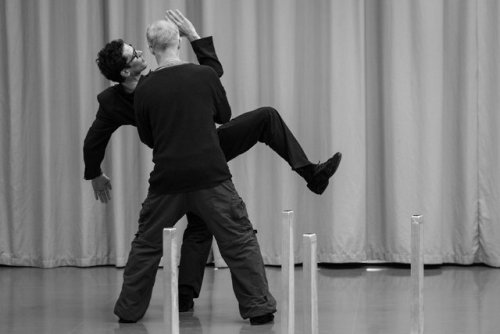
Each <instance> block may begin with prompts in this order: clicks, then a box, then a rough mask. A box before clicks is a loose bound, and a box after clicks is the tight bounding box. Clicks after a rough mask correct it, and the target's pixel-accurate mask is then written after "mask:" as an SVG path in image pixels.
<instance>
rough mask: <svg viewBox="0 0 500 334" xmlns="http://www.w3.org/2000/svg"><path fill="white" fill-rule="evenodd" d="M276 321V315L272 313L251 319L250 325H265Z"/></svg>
mask: <svg viewBox="0 0 500 334" xmlns="http://www.w3.org/2000/svg"><path fill="white" fill-rule="evenodd" d="M273 320H274V315H273V314H272V313H268V314H264V315H260V316H257V317H252V318H250V324H251V325H252V326H256V325H265V324H268V323H270V322H271V321H273Z"/></svg>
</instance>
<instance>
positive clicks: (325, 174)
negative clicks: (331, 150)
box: [307, 152, 342, 195]
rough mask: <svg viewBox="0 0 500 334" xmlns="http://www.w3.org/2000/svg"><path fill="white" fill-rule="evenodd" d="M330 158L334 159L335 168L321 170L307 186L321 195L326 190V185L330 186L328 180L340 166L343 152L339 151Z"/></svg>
mask: <svg viewBox="0 0 500 334" xmlns="http://www.w3.org/2000/svg"><path fill="white" fill-rule="evenodd" d="M330 159H331V160H333V168H332V169H331V170H330V171H327V170H326V168H324V169H323V170H321V171H319V172H318V173H317V174H315V175H314V176H313V179H314V181H312V182H309V183H308V184H307V188H309V190H311V191H312V192H313V193H315V194H318V195H321V194H322V193H323V192H324V191H325V190H326V187H328V180H329V179H330V178H331V177H332V176H333V174H335V172H336V171H337V169H338V168H339V165H340V161H341V160H342V153H340V152H337V153H335V155H334V156H333V157H332V158H330ZM330 159H329V160H330Z"/></svg>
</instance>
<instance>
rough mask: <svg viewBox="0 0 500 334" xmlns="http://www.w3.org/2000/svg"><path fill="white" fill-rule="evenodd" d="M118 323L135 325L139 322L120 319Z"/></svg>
mask: <svg viewBox="0 0 500 334" xmlns="http://www.w3.org/2000/svg"><path fill="white" fill-rule="evenodd" d="M118 322H119V323H121V324H134V323H136V322H137V321H136V320H127V319H122V318H120V319H119V320H118Z"/></svg>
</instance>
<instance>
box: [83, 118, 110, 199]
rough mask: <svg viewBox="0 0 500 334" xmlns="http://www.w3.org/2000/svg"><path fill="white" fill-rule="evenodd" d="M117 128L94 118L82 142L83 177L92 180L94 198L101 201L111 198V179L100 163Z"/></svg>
mask: <svg viewBox="0 0 500 334" xmlns="http://www.w3.org/2000/svg"><path fill="white" fill-rule="evenodd" d="M117 128H118V125H116V124H110V123H106V122H105V121H103V120H100V119H99V118H96V119H95V121H94V123H92V126H91V127H90V129H89V131H88V132H87V136H86V137H85V140H84V142H83V161H84V163H85V172H84V178H85V180H92V188H93V189H94V196H95V199H96V200H100V201H101V202H102V203H107V202H108V201H109V200H111V194H110V190H111V180H110V179H109V178H108V177H107V176H106V175H105V174H104V173H103V172H102V170H101V163H102V160H103V159H104V153H105V151H106V146H107V145H108V142H109V139H110V138H111V135H112V134H113V132H114V131H115V130H116V129H117Z"/></svg>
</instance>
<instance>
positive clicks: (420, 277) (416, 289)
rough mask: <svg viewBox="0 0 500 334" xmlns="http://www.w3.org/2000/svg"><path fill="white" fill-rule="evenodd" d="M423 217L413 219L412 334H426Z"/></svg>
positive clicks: (415, 216) (417, 216)
mask: <svg viewBox="0 0 500 334" xmlns="http://www.w3.org/2000/svg"><path fill="white" fill-rule="evenodd" d="M423 243H424V234H423V222H422V216H421V215H414V216H412V217H411V317H410V318H411V334H423V333H424V256H423Z"/></svg>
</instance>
